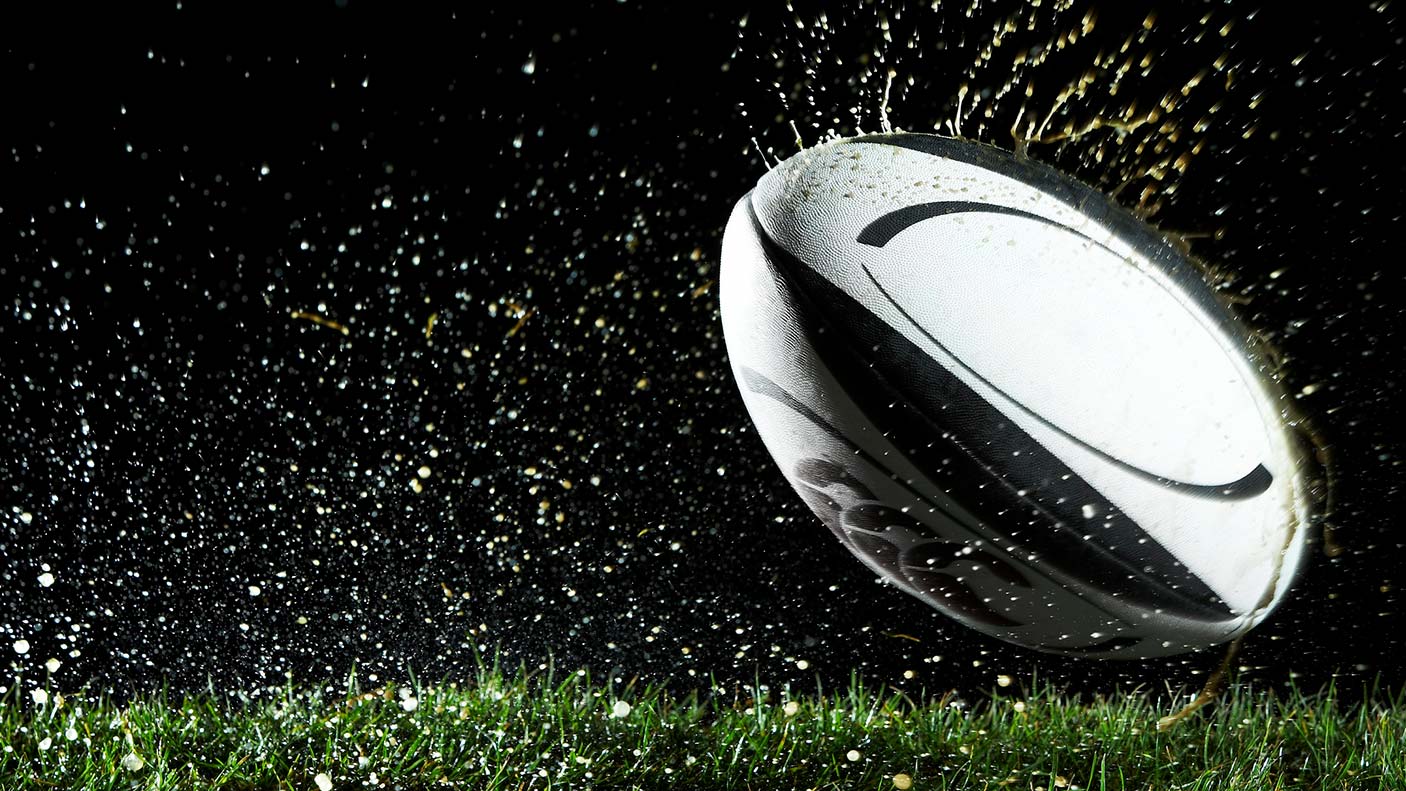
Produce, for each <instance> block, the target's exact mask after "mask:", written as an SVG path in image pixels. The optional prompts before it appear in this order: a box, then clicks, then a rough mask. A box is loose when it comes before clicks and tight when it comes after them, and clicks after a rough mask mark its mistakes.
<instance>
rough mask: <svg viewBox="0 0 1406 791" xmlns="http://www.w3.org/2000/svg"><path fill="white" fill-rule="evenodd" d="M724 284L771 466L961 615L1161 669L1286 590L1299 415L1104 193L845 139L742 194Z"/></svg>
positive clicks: (1002, 156) (920, 147) (1190, 270)
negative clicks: (1156, 662)
mask: <svg viewBox="0 0 1406 791" xmlns="http://www.w3.org/2000/svg"><path fill="white" fill-rule="evenodd" d="M720 291H721V296H720V299H721V307H722V322H723V330H724V335H725V338H726V342H727V350H728V355H729V358H730V361H731V365H732V369H733V373H734V375H735V377H736V380H737V383H738V386H739V388H740V390H741V392H742V398H743V401H744V402H745V404H746V407H747V411H748V412H749V414H750V416H751V418H752V422H753V423H754V424H755V426H756V429H757V433H758V434H759V435H760V436H761V439H762V440H763V442H765V444H766V447H767V449H768V450H769V451H770V453H771V455H772V457H773V458H774V459H775V460H776V462H777V464H778V465H779V466H780V467H781V471H782V473H783V474H784V475H785V476H786V478H787V479H788V480H789V481H790V483H791V485H792V486H793V487H794V488H795V490H796V492H798V493H799V494H800V496H801V498H803V499H804V501H805V502H806V503H807V504H808V505H809V507H810V508H811V510H813V511H814V512H815V514H816V515H817V516H819V517H820V519H821V520H822V521H823V522H824V523H825V524H826V525H827V526H828V527H829V528H830V530H831V531H833V532H834V534H835V535H836V536H837V537H838V538H839V539H840V541H841V542H843V543H844V545H845V546H846V547H847V548H848V549H849V550H850V551H851V552H853V553H854V554H855V555H856V556H858V557H859V559H860V560H862V561H863V562H864V563H866V564H867V565H868V566H869V567H870V568H871V569H873V571H874V572H876V573H877V574H878V575H880V576H881V577H882V578H883V579H885V580H887V581H888V582H890V583H892V584H893V585H895V586H897V587H898V588H900V589H902V590H904V591H906V592H908V593H910V594H912V595H913V596H916V597H918V598H919V599H922V600H923V601H925V602H927V603H928V604H930V605H932V606H933V607H935V608H937V609H938V610H940V611H942V612H943V613H945V614H947V615H949V616H951V617H952V618H955V619H956V620H958V621H960V622H962V623H964V624H966V625H968V626H971V627H973V628H975V629H978V630H980V631H982V632H985V633H986V634H989V635H992V636H994V637H997V638H1000V639H1002V640H1006V641H1009V642H1012V643H1016V644H1019V645H1022V646H1027V647H1031V648H1035V649H1040V650H1044V651H1051V652H1058V653H1066V654H1077V655H1085V656H1107V657H1128V658H1134V657H1152V656H1160V655H1168V654H1175V653H1180V652H1184V651H1189V650H1195V649H1199V648H1204V647H1207V646H1211V645H1215V644H1217V643H1221V642H1224V641H1227V640H1230V639H1232V638H1235V637H1237V636H1239V635H1241V634H1244V633H1245V632H1246V631H1248V630H1249V629H1251V628H1252V627H1254V626H1255V624H1257V623H1259V622H1260V621H1262V620H1263V619H1264V618H1265V617H1266V616H1267V615H1269V613H1270V612H1271V611H1272V610H1273V609H1274V608H1275V606H1276V605H1278V604H1279V602H1280V601H1281V600H1282V599H1283V598H1284V595H1285V593H1286V592H1287V591H1288V590H1289V587H1290V584H1291V582H1292V581H1293V578H1294V576H1295V574H1296V572H1297V570H1298V568H1299V565H1300V562H1301V560H1302V559H1303V556H1304V547H1305V545H1306V543H1307V536H1308V526H1309V524H1310V519H1311V516H1312V498H1311V496H1310V494H1309V483H1308V478H1309V475H1308V473H1307V471H1306V469H1305V465H1306V463H1307V462H1306V459H1305V454H1304V453H1303V448H1302V447H1301V445H1300V442H1299V438H1298V435H1297V433H1296V431H1295V429H1294V428H1293V425H1292V422H1293V421H1292V418H1291V416H1290V413H1289V411H1288V406H1287V401H1286V400H1285V397H1284V395H1283V394H1282V393H1281V392H1280V390H1279V388H1278V386H1277V385H1276V383H1275V382H1274V381H1273V379H1272V378H1271V377H1270V376H1269V375H1268V374H1266V373H1265V365H1264V363H1263V362H1262V361H1261V360H1260V359H1259V358H1258V357H1257V355H1256V354H1255V351H1254V348H1255V346H1254V343H1253V341H1252V337H1253V336H1252V334H1251V333H1250V332H1249V331H1248V330H1247V329H1246V328H1245V327H1244V326H1242V325H1241V324H1240V323H1239V322H1238V321H1237V320H1236V319H1235V318H1234V317H1233V316H1232V315H1231V313H1230V312H1229V310H1228V309H1227V308H1226V307H1225V306H1224V305H1223V304H1222V303H1221V302H1220V301H1219V300H1218V299H1217V297H1216V295H1215V293H1214V291H1213V290H1212V289H1211V288H1210V286H1208V285H1207V283H1206V282H1205V280H1204V279H1203V277H1202V276H1201V272H1200V270H1199V269H1198V268H1197V267H1196V265H1195V264H1194V263H1193V262H1192V261H1191V260H1190V259H1188V258H1187V256H1186V255H1185V254H1184V253H1183V252H1181V251H1180V250H1179V249H1178V248H1177V247H1176V246H1175V245H1173V244H1171V243H1170V242H1169V241H1168V240H1167V239H1166V238H1165V237H1164V236H1163V235H1162V234H1161V233H1159V232H1158V231H1156V230H1155V229H1153V228H1152V227H1151V226H1149V225H1147V224H1146V223H1145V222H1143V221H1142V220H1140V219H1138V218H1136V217H1135V216H1133V215H1132V214H1131V213H1129V212H1127V211H1126V210H1124V209H1122V208H1120V207H1119V206H1117V205H1116V204H1115V203H1114V202H1113V201H1111V200H1110V199H1109V198H1107V197H1105V196H1104V195H1103V194H1101V193H1100V192H1098V191H1097V190H1094V189H1092V188H1090V187H1088V186H1086V185H1084V184H1083V183H1081V182H1079V181H1076V180H1074V179H1072V178H1069V177H1067V176H1065V175H1063V174H1061V173H1059V172H1058V171H1056V170H1054V169H1052V168H1050V167H1047V166H1044V165H1041V164H1039V163H1037V162H1034V161H1031V160H1030V159H1027V158H1024V157H1020V156H1016V155H1014V154H1010V153H1007V152H1004V151H1001V150H999V149H996V148H992V147H989V146H985V145H980V144H976V143H972V142H967V141H961V140H953V139H948V138H942V137H937V136H933V135H918V134H885V135H875V136H868V137H859V138H850V139H843V140H837V141H834V142H830V143H826V144H823V145H819V146H816V147H814V148H811V149H807V150H805V151H802V152H800V153H798V154H796V155H794V156H792V157H791V158H790V159H788V160H786V161H784V162H782V163H780V164H779V165H777V166H776V167H775V168H773V169H772V170H770V171H769V172H768V173H767V174H766V175H765V176H763V177H762V179H761V180H760V181H759V182H758V183H757V186H756V188H755V189H753V190H752V191H751V192H750V193H749V194H747V195H746V196H745V197H743V198H742V200H741V201H739V202H738V203H737V206H736V208H735V209H734V211H733V213H732V216H731V219H730V220H729V222H728V225H727V229H726V232H725V233H724V237H723V251H722V271H721V275H720Z"/></svg>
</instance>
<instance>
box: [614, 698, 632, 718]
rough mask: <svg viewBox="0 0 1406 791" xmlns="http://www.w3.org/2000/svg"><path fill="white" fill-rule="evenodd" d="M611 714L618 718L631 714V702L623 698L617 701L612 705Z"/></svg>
mask: <svg viewBox="0 0 1406 791" xmlns="http://www.w3.org/2000/svg"><path fill="white" fill-rule="evenodd" d="M610 716H612V717H614V718H615V719H617V720H620V719H624V718H626V717H628V716H630V704H628V703H626V702H625V701H623V700H617V701H615V703H614V705H612V706H611V707H610Z"/></svg>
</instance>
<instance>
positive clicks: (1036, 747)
mask: <svg viewBox="0 0 1406 791" xmlns="http://www.w3.org/2000/svg"><path fill="white" fill-rule="evenodd" d="M754 692H756V690H753V689H747V688H741V689H735V690H734V689H727V690H717V689H715V690H711V691H705V692H703V693H701V694H694V695H690V696H687V697H683V698H680V697H675V696H670V695H668V694H666V693H664V692H662V691H660V690H658V689H653V688H639V687H636V686H634V685H631V684H623V685H622V684H611V685H603V684H600V683H596V682H593V681H592V680H591V679H590V678H589V677H588V676H587V675H585V674H584V673H576V674H567V675H565V676H564V677H563V676H562V675H561V674H560V673H558V674H556V676H555V677H553V674H551V673H547V672H541V673H517V674H504V673H501V672H499V671H497V670H494V669H491V668H489V669H485V670H484V671H483V672H482V673H481V674H480V676H479V677H478V678H477V679H475V680H473V681H471V682H470V683H460V684H443V685H434V686H430V685H419V684H416V685H412V686H409V687H403V688H397V687H387V688H377V689H371V690H363V689H361V688H360V687H359V686H358V685H357V684H356V682H355V681H354V680H353V681H348V682H346V683H341V684H336V685H330V686H324V687H316V688H298V687H295V686H290V687H289V688H287V689H285V690H283V691H282V693H280V694H278V695H276V696H272V697H270V698H268V699H260V700H247V699H240V698H236V697H225V696H216V695H201V696H194V697H185V698H180V699H177V698H175V697H169V696H163V695H156V696H152V697H148V698H145V699H141V700H137V701H132V702H128V703H126V704H124V705H115V704H114V703H112V702H111V701H107V700H104V699H101V698H83V697H82V696H81V695H70V696H63V695H60V694H59V693H57V692H48V693H44V692H31V691H25V692H22V693H21V692H16V691H13V690H12V691H10V692H8V693H6V695H5V696H4V697H3V700H0V744H3V748H0V750H3V751H0V789H5V791H10V790H11V789H46V791H47V790H48V789H55V788H61V789H79V788H85V789H86V788H93V789H132V788H140V789H176V788H218V789H309V790H316V791H328V789H334V788H335V789H344V788H345V789H360V788H382V787H384V788H464V789H504V790H506V791H517V789H548V788H602V789H604V788H642V789H652V788H678V789H714V788H719V789H721V788H737V789H759V790H760V789H768V790H772V789H808V788H835V789H883V790H885V791H887V790H888V789H900V791H903V790H906V789H918V790H919V791H922V790H925V789H1006V788H1009V789H1045V790H1046V791H1054V790H1055V789H1094V790H1096V791H1105V789H1169V790H1170V789H1236V790H1237V791H1258V790H1259V789H1266V790H1267V789H1297V788H1303V789H1403V788H1406V747H1403V745H1406V709H1403V706H1402V704H1403V702H1406V701H1403V700H1402V698H1401V697H1400V696H1399V695H1398V696H1389V695H1383V694H1374V695H1369V698H1368V700H1369V702H1367V703H1365V704H1361V705H1353V706H1347V705H1342V704H1340V703H1339V701H1338V700H1337V698H1336V696H1335V695H1334V694H1333V691H1332V690H1328V691H1326V692H1324V693H1321V694H1318V695H1313V696H1308V695H1303V694H1301V693H1292V694H1289V695H1284V694H1279V695H1270V694H1266V693H1262V692H1257V691H1254V690H1250V689H1246V688H1232V689H1231V691H1229V692H1228V693H1226V694H1225V695H1224V696H1223V697H1222V698H1221V699H1220V700H1219V701H1218V702H1217V703H1216V704H1214V705H1212V706H1209V707H1207V708H1205V709H1203V710H1202V711H1200V712H1198V713H1197V714H1196V715H1194V716H1192V717H1191V718H1189V719H1187V720H1186V721H1184V722H1182V723H1181V724H1180V725H1178V726H1176V727H1174V728H1172V729H1170V730H1168V731H1162V732H1159V731H1157V729H1156V722H1157V719H1158V718H1159V717H1160V716H1162V715H1164V714H1166V713H1167V712H1168V711H1169V710H1170V709H1171V708H1174V707H1175V704H1180V703H1184V702H1185V700H1178V701H1176V702H1175V704H1174V703H1173V701H1171V700H1170V699H1168V698H1167V697H1166V696H1165V695H1161V696H1148V695H1144V694H1141V693H1133V694H1117V695H1110V696H1108V697H1095V698H1084V699H1079V698H1072V697H1066V696H1062V695H1060V694H1059V693H1058V692H1057V691H1055V690H1052V689H1049V688H1045V687H1043V686H1041V685H1038V684H1034V685H1031V684H1027V685H1024V686H1023V685H1022V684H1021V682H1020V681H1019V680H1017V681H1015V682H1014V683H1012V684H1011V685H1010V686H1008V687H1005V688H1000V689H995V690H992V693H991V694H989V695H985V696H982V697H980V698H979V699H976V700H973V701H971V702H969V703H963V702H961V701H959V700H957V699H956V698H954V697H952V696H945V695H941V694H938V695H934V696H931V697H929V698H926V699H923V700H918V701H915V700H913V699H910V698H909V697H906V696H903V695H900V694H895V693H891V692H883V691H873V690H868V689H865V688H863V687H862V686H861V685H859V684H855V685H853V686H852V687H851V688H850V689H848V690H846V691H844V692H840V693H835V694H820V693H816V692H814V691H812V692H810V693H808V694H806V693H801V692H788V691H784V690H781V691H778V690H772V691H770V692H769V693H768V692H765V691H763V692H762V694H761V695H760V696H759V697H760V699H757V698H755V697H753V693H754Z"/></svg>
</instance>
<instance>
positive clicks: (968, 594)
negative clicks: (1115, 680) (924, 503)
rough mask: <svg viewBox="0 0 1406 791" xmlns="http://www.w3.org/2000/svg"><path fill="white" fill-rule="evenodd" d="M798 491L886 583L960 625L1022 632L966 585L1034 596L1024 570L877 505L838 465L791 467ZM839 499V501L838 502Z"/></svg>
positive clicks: (805, 462)
mask: <svg viewBox="0 0 1406 791" xmlns="http://www.w3.org/2000/svg"><path fill="white" fill-rule="evenodd" d="M795 476H796V480H797V481H798V482H799V483H800V484H801V485H800V486H798V487H797V490H798V491H800V492H801V496H802V497H803V498H804V499H805V501H806V503H807V504H808V505H810V507H811V510H813V511H815V513H816V515H818V516H819V517H820V518H821V520H822V521H824V522H825V524H826V526H828V527H829V528H830V530H831V531H832V532H834V533H835V534H836V535H837V536H839V538H840V540H841V541H842V542H844V544H845V546H846V547H848V548H849V550H850V551H851V552H853V553H854V554H855V555H857V556H859V557H860V558H862V559H864V560H865V561H867V562H868V564H869V565H870V566H871V567H872V568H874V569H876V570H878V571H879V572H880V573H881V574H883V575H884V576H885V577H886V578H887V579H888V580H889V581H890V582H892V583H894V584H895V585H897V586H898V587H900V588H902V589H904V590H906V591H908V592H910V593H912V594H914V595H916V596H918V597H919V598H921V599H923V600H924V601H926V602H928V603H929V604H931V605H932V606H934V607H936V608H937V609H939V610H941V611H943V612H946V613H948V614H949V615H952V616H954V617H956V618H958V619H965V620H970V621H976V622H978V623H982V624H985V625H987V626H996V627H1013V626H1021V625H1022V624H1021V623H1020V622H1019V621H1016V620H1013V619H1011V618H1009V617H1008V616H1006V615H1005V614H1003V613H1001V612H999V611H998V610H996V609H995V608H994V607H992V606H991V604H990V603H989V601H988V600H987V599H985V598H983V597H982V596H981V595H980V594H978V593H977V592H976V590H974V589H973V588H972V586H971V585H970V584H968V580H969V579H971V578H973V577H974V576H979V575H991V576H994V577H996V578H997V579H998V580H1000V582H994V581H988V584H987V585H983V586H982V587H983V588H988V589H989V587H990V585H992V584H995V585H998V586H1001V587H1004V586H1008V585H1014V586H1018V587H1021V588H1025V589H1033V588H1034V586H1033V585H1032V584H1031V582H1030V580H1029V579H1027V578H1026V577H1025V575H1024V574H1022V573H1021V571H1020V570H1019V569H1018V568H1017V567H1016V566H1014V565H1013V564H1011V563H1009V562H1008V561H1006V560H1004V559H1003V558H1001V557H998V556H997V555H994V554H992V553H991V552H988V551H986V550H985V549H982V548H981V547H973V546H970V545H967V544H965V543H962V542H957V541H947V540H944V539H943V538H941V537H940V536H939V535H938V534H937V533H936V532H935V531H934V530H933V529H932V528H931V527H930V526H928V525H926V524H923V523H922V522H920V521H918V520H917V519H914V518H913V517H911V516H909V515H907V514H905V513H903V512H902V511H900V510H898V509H896V508H893V507H891V506H888V505H885V504H883V503H882V502H879V501H878V500H877V498H876V496H875V495H874V493H873V491H872V490H870V489H869V487H867V486H865V485H864V484H863V483H862V482H860V481H859V479H858V478H856V477H855V476H854V475H853V474H851V473H850V472H849V471H848V470H845V469H844V468H843V467H841V466H840V465H838V464H835V463H833V462H830V461H827V460H824V459H815V458H807V459H802V460H801V461H800V462H798V463H797V464H796V468H795ZM837 498H838V499H837Z"/></svg>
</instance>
